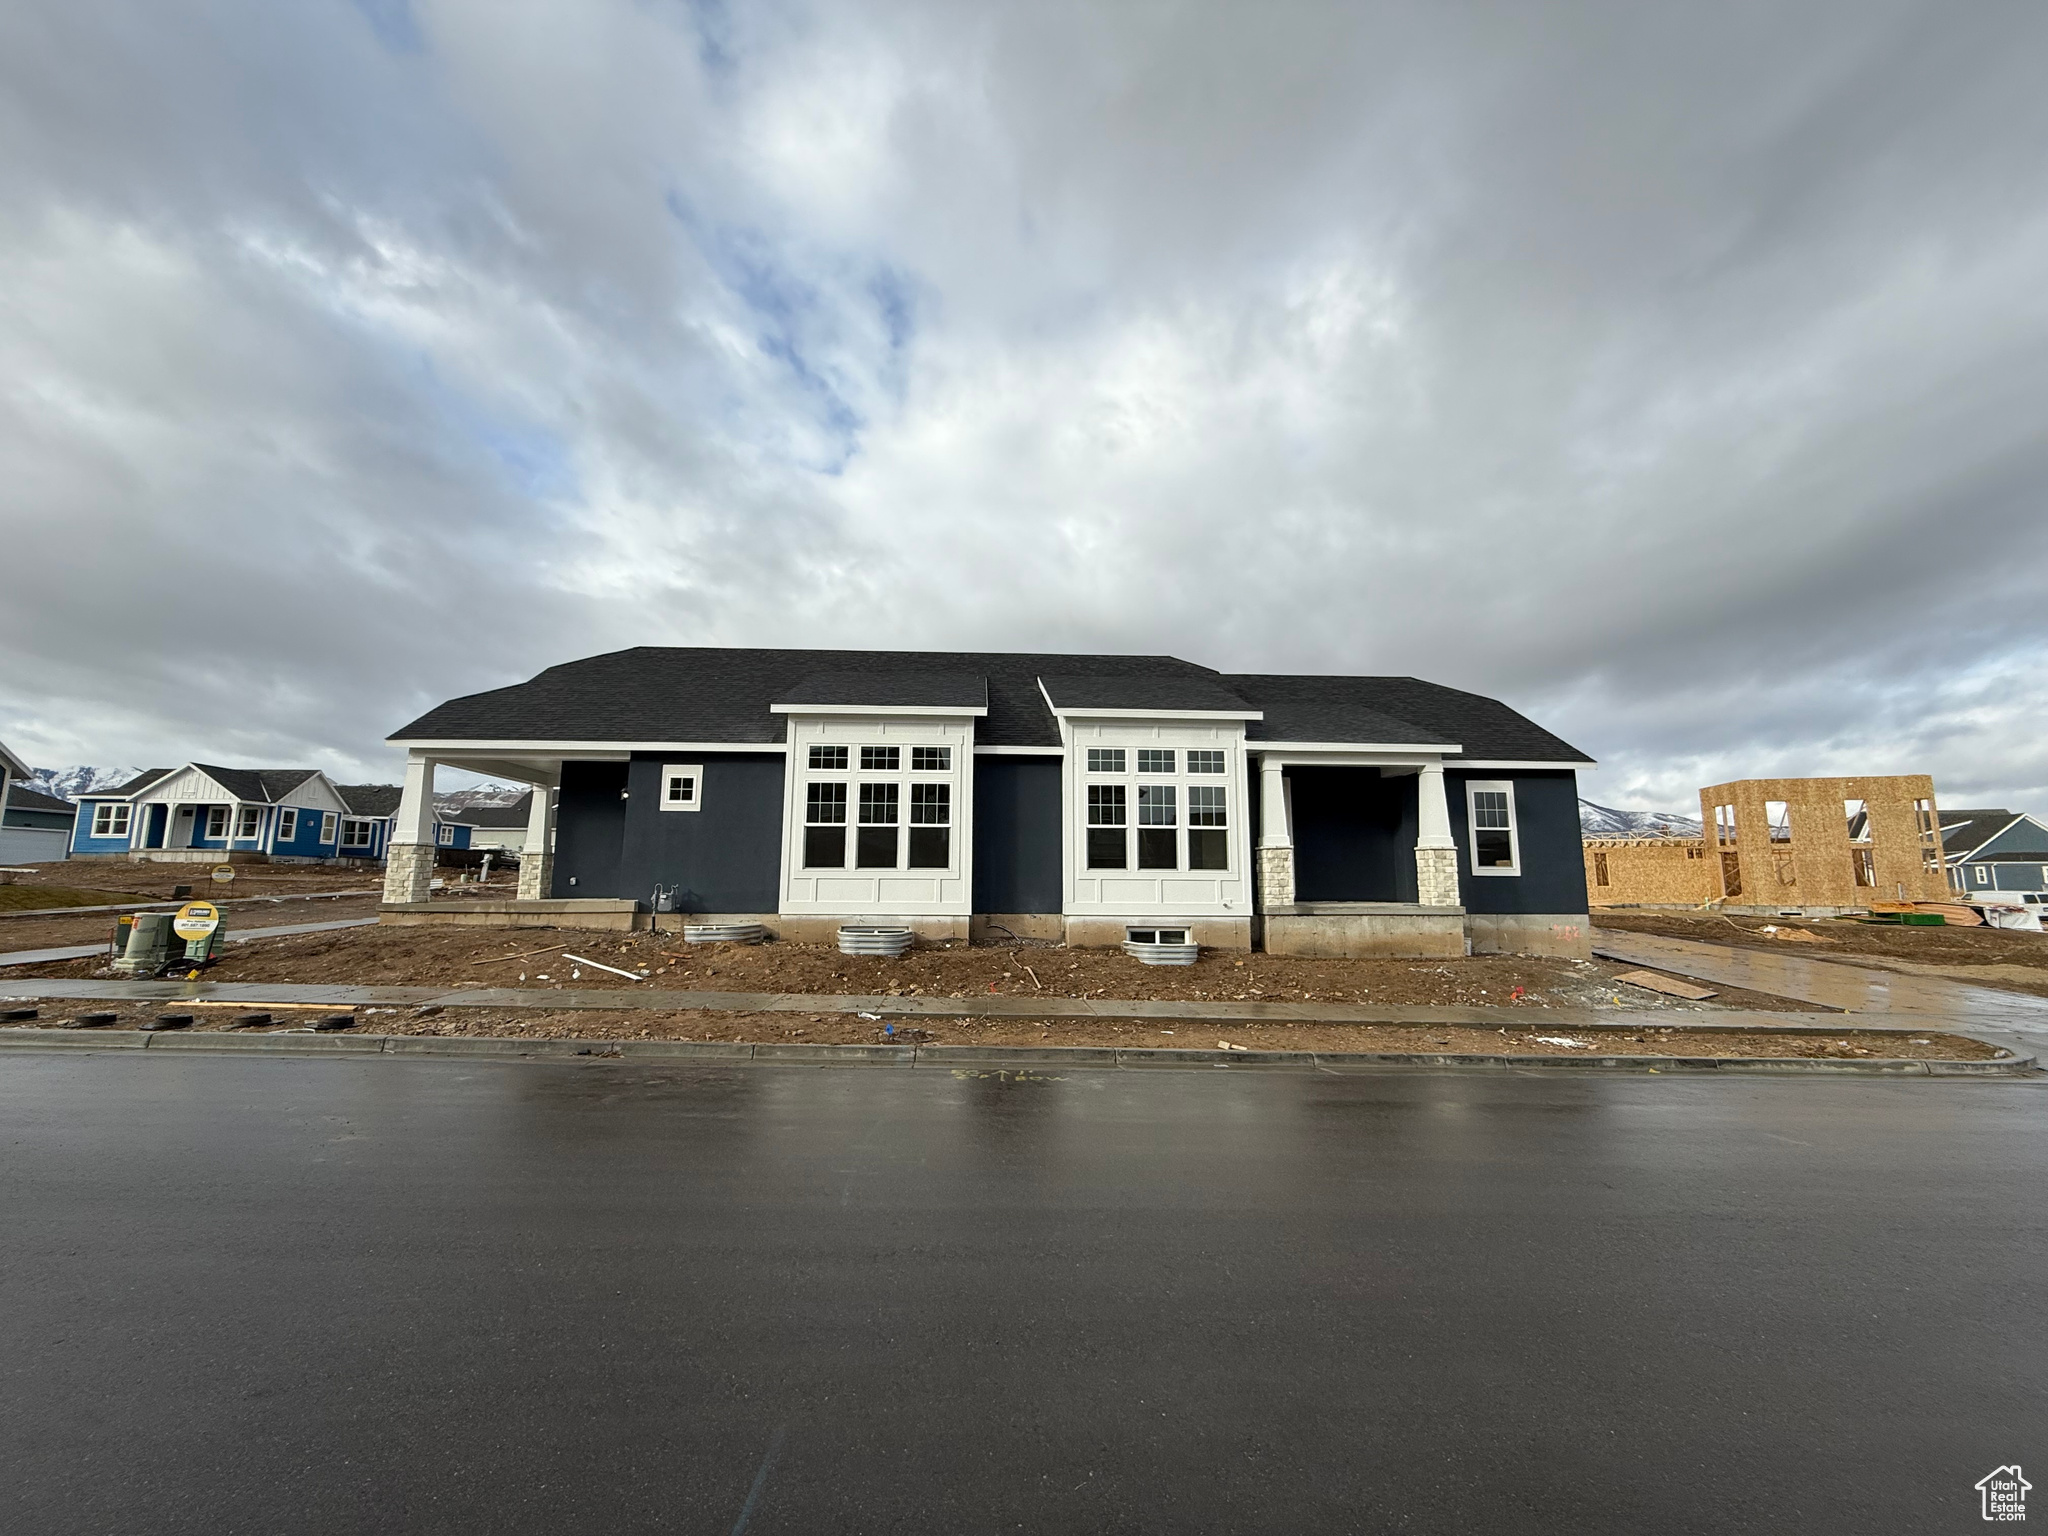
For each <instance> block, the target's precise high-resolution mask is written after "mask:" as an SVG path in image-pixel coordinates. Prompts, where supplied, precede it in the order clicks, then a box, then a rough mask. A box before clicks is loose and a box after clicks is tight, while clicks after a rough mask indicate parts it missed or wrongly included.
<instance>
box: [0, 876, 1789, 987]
mask: <svg viewBox="0 0 2048 1536" xmlns="http://www.w3.org/2000/svg"><path fill="white" fill-rule="evenodd" d="M326 905H328V904H327V903H310V902H309V903H303V904H295V905H294V906H293V907H292V908H276V907H265V908H263V909H261V910H262V913H263V915H262V917H261V918H260V919H241V918H236V919H232V920H235V921H241V922H244V923H245V925H247V926H263V925H268V924H271V923H286V922H295V921H315V920H319V919H322V918H325V917H326V916H328V915H329V914H327V913H325V912H316V911H309V910H307V909H309V908H318V907H325V906H326ZM333 905H335V906H337V907H339V906H341V905H342V903H339V902H336V903H334V904H333ZM280 912H284V913H286V914H287V915H277V914H279V913H280ZM302 914H303V915H302ZM335 915H337V916H338V915H341V914H335ZM0 927H4V925H0ZM572 955H574V956H577V957H580V958H578V959H571V958H570V956H572ZM592 961H595V962H597V963H596V964H595V965H593V964H590V963H588V962H592ZM105 964H106V963H105V961H103V960H75V961H65V962H60V963H57V964H50V965H38V966H23V967H10V968H9V969H8V971H7V972H6V975H9V976H95V975H99V974H101V973H102V972H103V971H104V970H105ZM601 966H614V967H617V968H618V969H619V970H622V971H631V972H633V973H635V975H644V976H645V977H646V983H642V982H636V981H632V980H628V979H627V978H626V977H623V976H617V975H613V974H612V973H610V972H608V971H606V970H603V969H600V968H599V967H601ZM1630 969H1634V967H1630V966H1621V965H1612V964H1608V963H1607V962H1604V961H1601V962H1592V963H1587V962H1578V961H1569V960H1548V959H1540V958H1535V957H1531V956H1521V955H1481V956H1474V957H1472V958H1469V959H1463V960H1441V961H1429V960H1302V959H1295V958H1292V957H1288V956H1277V955H1265V954H1246V953H1244V952H1242V951H1230V950H1205V951H1203V953H1202V957H1201V959H1200V960H1199V961H1198V962H1197V963H1196V964H1194V965H1192V966H1184V967H1183V966H1150V965H1143V964H1140V963H1139V962H1138V961H1136V960H1133V959H1131V958H1130V957H1129V956H1127V955H1125V954H1124V953H1122V951H1120V950H1104V949H1068V948H1066V947H1065V946H1064V945H1058V944H1016V945H1003V946H994V945H971V946H970V945H967V944H961V943H950V944H948V943H941V944H931V945H919V946H918V947H917V948H915V949H913V950H911V951H910V953H909V954H907V955H905V956H904V957H903V958H902V959H900V960H885V959H878V958H872V957H856V956H848V955H842V954H840V953H839V951H838V950H837V949H836V948H835V947H832V946H830V945H822V944H796V943H783V942H772V943H766V944H752V945H749V944H709V945H695V944H687V943H685V942H684V941H683V940H682V938H681V937H680V936H679V935H677V934H650V933H641V934H622V933H600V932H590V931H571V930H567V929H560V930H558V929H546V928H522V929H513V930H502V929H499V930H494V929H479V928H457V927H445V928H444V927H439V926H434V927H424V926H422V927H396V926H385V925H378V926H376V927H370V928H353V929H345V930H343V931H341V932H337V933H316V934H297V935H292V936H288V937H285V938H279V939H258V940H254V941H251V942H250V943H248V944H238V945H234V946H231V947H230V948H228V949H227V950H226V951H225V953H224V956H223V958H222V959H221V960H220V961H219V962H218V963H217V964H216V965H214V966H213V967H212V968H211V969H210V970H209V971H207V973H206V979H207V980H209V981H223V982H228V981H277V982H297V983H346V984H351V985H357V986H445V987H454V986H460V985H463V984H465V983H467V984H469V985H486V986H496V987H528V988H536V989H539V988H549V987H577V988H593V987H596V988H606V987H634V986H638V985H644V984H647V983H651V984H652V985H653V986H655V987H658V988H662V989H664V990H679V991H706V992H801V993H824V994H841V995H845V994H856V995H861V996H867V995H892V996H907V997H940V998H948V999H964V998H967V997H970V996H972V997H987V996H996V995H1003V996H1012V997H1026V996H1043V997H1096V998H1101V997H1115V998H1157V999H1165V1000H1170V1001H1176V1002H1196V1001H1200V1002H1216V1001H1227V1002H1329V1003H1360V1004H1366V1005H1370V1006H1385V1007H1410V1006H1421V1007H1430V1006H1437V1007H1442V1006H1459V1005H1466V1006H1481V1007H1515V1008H1522V1007H1526V1008H1550V1007H1560V1006H1571V1007H1582V1006H1606V1007H1616V1006H1621V1007H1629V1008H1635V1009H1640V1010H1643V1011H1646V1012H1657V1011H1664V1010H1668V1009H1672V1008H1683V1007H1692V1006H1700V1005H1695V1004H1686V1003H1682V1002H1680V1001H1678V1000H1676V999H1671V998H1665V997H1660V996H1658V995H1657V994H1655V993H1651V992H1645V991H1641V990H1639V989H1636V988H1633V987H1629V986H1625V985H1620V984H1617V983H1616V982H1614V981H1613V979H1612V978H1613V976H1614V975H1615V973H1617V972H1619V971H1624V970H1630ZM0 986H4V978H0ZM1705 1006H1709V1007H1723V1008H1748V1009H1770V1010H1794V1011H1799V1010H1809V1009H1810V1005H1807V1004H1801V1003H1795V1002H1789V1001H1787V1000H1785V999H1782V998H1774V997H1768V996H1765V995H1763V994H1761V993H1753V992H1743V991H1740V990H1737V989H1733V988H1729V989H1723V990H1722V991H1721V992H1720V993H1719V994H1718V995H1717V996H1716V998H1715V999H1714V1002H1713V1004H1709V1005H1705Z"/></svg>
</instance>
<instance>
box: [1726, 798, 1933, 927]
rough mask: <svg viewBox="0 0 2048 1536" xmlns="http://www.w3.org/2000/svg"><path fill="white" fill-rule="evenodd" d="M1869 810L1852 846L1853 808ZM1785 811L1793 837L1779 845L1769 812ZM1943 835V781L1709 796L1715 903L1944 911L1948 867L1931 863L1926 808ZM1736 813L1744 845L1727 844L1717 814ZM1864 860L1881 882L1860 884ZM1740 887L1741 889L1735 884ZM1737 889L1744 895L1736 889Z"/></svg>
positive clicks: (1738, 840) (1780, 840)
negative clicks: (1853, 803)
mask: <svg viewBox="0 0 2048 1536" xmlns="http://www.w3.org/2000/svg"><path fill="white" fill-rule="evenodd" d="M1850 800H1861V801H1862V802H1863V805H1864V809H1865V811H1866V812H1867V813H1868V822H1867V825H1866V828H1865V835H1864V837H1862V838H1860V839H1858V840H1857V841H1856V842H1855V843H1854V844H1853V845H1852V844H1851V842H1850V840H1849V822H1848V818H1847V815H1846V814H1845V812H1844V809H1843V806H1844V802H1846V801H1850ZM1771 801H1782V802H1783V803H1784V805H1785V807H1786V811H1787V817H1788V824H1789V827H1790V832H1791V835H1790V837H1787V838H1778V839H1773V838H1772V837H1771V835H1770V823H1769V817H1768V814H1767V812H1766V806H1767V805H1768V804H1769V803H1770V802H1771ZM1920 801H1925V802H1926V803H1927V807H1928V810H1929V811H1930V812H1931V813H1932V817H1933V825H1934V826H1936V827H1939V825H1940V807H1939V806H1937V805H1936V804H1935V799H1934V780H1932V779H1931V778H1929V777H1928V776H1927V775H1926V774H1924V773H1909V774H1894V775H1887V776H1884V777H1880V778H1857V779H1738V780H1736V781H1735V782H1733V783H1729V784H1715V785H1711V786H1709V787H1708V788H1706V789H1703V790H1701V791H1700V818H1701V819H1700V825H1701V826H1702V827H1703V828H1705V831H1706V836H1705V839H1704V843H1705V850H1706V855H1707V857H1706V858H1705V860H1704V861H1702V862H1703V863H1704V865H1705V868H1706V871H1707V877H1708V881H1709V885H1710V894H1711V895H1712V896H1715V897H1719V898H1723V899H1725V900H1727V901H1728V902H1730V903H1733V904H1738V905H1742V904H1748V905H1757V904H1761V905H1764V906H1771V905H1775V904H1778V903H1788V904H1797V905H1801V906H1825V907H1854V906H1859V905H1868V904H1869V903H1871V902H1873V901H1899V900H1904V901H1940V900H1943V899H1944V898H1946V897H1948V896H1949V895H1951V894H1952V893H1951V892H1950V890H1949V888H1948V876H1947V872H1946V870H1945V868H1944V867H1943V864H1942V861H1941V857H1940V838H1939V834H1938V833H1937V834H1936V836H1935V841H1934V844H1933V850H1932V851H1933V855H1934V856H1933V859H1932V862H1931V863H1930V861H1929V860H1928V858H1927V857H1926V852H1927V845H1926V842H1925V840H1924V837H1923V826H1922V822H1921V817H1920V811H1919V807H1918V802H1920ZM1729 805H1732V806H1733V807H1734V808H1735V836H1734V840H1733V841H1732V843H1731V842H1723V841H1722V839H1721V837H1720V834H1719V832H1718V830H1717V828H1716V826H1715V821H1714V810H1715V807H1717V806H1729ZM1857 850H1867V851H1868V853H1869V855H1870V862H1871V865H1872V873H1873V875H1874V877H1875V878H1874V879H1873V880H1872V882H1871V883H1870V884H1868V885H1863V884H1859V883H1858V882H1857V878H1856V870H1857V864H1858V853H1857ZM1731 874H1734V875H1736V876H1737V877H1738V879H1737V881H1736V882H1731V881H1730V880H1729V878H1728V877H1729V875H1731ZM1731 883H1738V884H1739V887H1740V889H1739V890H1731V889H1729V887H1730V885H1731Z"/></svg>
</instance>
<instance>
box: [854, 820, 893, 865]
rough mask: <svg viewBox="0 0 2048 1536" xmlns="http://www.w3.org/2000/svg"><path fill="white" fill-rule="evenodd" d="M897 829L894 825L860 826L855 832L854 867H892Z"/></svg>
mask: <svg viewBox="0 0 2048 1536" xmlns="http://www.w3.org/2000/svg"><path fill="white" fill-rule="evenodd" d="M896 843H897V831H896V828H894V827H861V828H859V829H858V831H857V833H856V834H855V842H854V855H855V856H854V861H853V862H854V867H855V868H857V869H894V868H895V867H896Z"/></svg>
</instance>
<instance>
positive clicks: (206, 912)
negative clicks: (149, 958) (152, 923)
mask: <svg viewBox="0 0 2048 1536" xmlns="http://www.w3.org/2000/svg"><path fill="white" fill-rule="evenodd" d="M219 926H220V908H219V907H216V906H215V905H214V904H213V903H212V902H210V901H188V902H186V903H185V905H184V906H182V907H180V908H178V915H177V916H176V917H174V918H172V919H171V932H173V933H175V934H176V935H177V936H178V937H179V938H181V939H203V938H205V937H206V936H207V935H208V934H209V933H212V932H213V930H214V929H216V928H218V927H219Z"/></svg>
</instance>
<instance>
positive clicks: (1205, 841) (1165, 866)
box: [1083, 747, 1230, 872]
mask: <svg viewBox="0 0 2048 1536" xmlns="http://www.w3.org/2000/svg"><path fill="white" fill-rule="evenodd" d="M1223 757H1224V754H1223V753H1222V752H1220V751H1208V750H1195V751H1190V752H1186V753H1182V752H1178V751H1174V750H1170V749H1167V748H1157V747H1140V748H1137V749H1135V750H1132V749H1127V748H1123V747H1093V748H1090V749H1089V751H1088V758H1087V762H1088V767H1087V770H1086V773H1085V775H1084V782H1083V792H1084V794H1085V795H1086V799H1087V805H1086V814H1087V818H1088V824H1087V839H1086V843H1085V849H1086V858H1085V859H1084V861H1083V863H1084V867H1085V868H1087V869H1091V870H1094V869H1138V870H1158V871H1175V872H1178V871H1185V870H1227V869H1229V868H1230V830H1229V829H1230V790H1229V787H1228V786H1227V785H1224V784H1217V783H1213V782H1206V783H1189V782H1187V778H1188V777H1191V776H1206V775H1213V774H1217V773H1221V772H1224V771H1225V770H1224V769H1223V768H1222V767H1220V766H1217V765H1218V764H1219V763H1220V762H1221V761H1222V759H1223ZM1183 763H1185V764H1186V770H1185V774H1183V772H1182V771H1181V765H1182V764H1183ZM1133 770H1134V771H1133ZM1183 805H1185V807H1186V815H1185V817H1183V815H1182V809H1181V808H1182V806H1183ZM1134 806H1135V807H1136V816H1135V819H1134V818H1133V816H1132V808H1133V807H1134Z"/></svg>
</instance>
